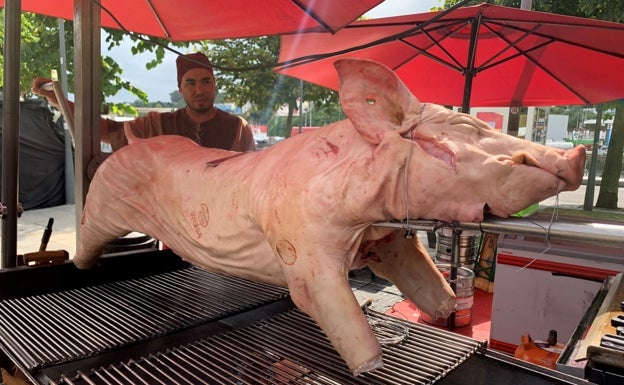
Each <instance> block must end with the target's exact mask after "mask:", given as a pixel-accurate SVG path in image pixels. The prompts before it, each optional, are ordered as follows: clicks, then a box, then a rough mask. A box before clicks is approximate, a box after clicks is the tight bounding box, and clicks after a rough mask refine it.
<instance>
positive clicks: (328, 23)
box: [0, 0, 383, 41]
mask: <svg viewBox="0 0 624 385" xmlns="http://www.w3.org/2000/svg"><path fill="white" fill-rule="evenodd" d="M382 1H383V0H271V1H258V0H229V1H208V0H183V1H172V0H100V4H101V5H102V9H103V11H102V26H104V27H112V28H117V29H120V26H119V24H121V25H122V26H123V28H125V29H127V30H129V31H132V32H137V33H141V34H145V35H151V36H158V37H164V38H167V39H170V40H172V41H193V40H205V39H225V38H239V37H250V36H261V35H277V34H281V33H294V32H309V31H317V32H319V31H327V32H329V33H334V32H336V31H337V30H339V29H340V28H342V27H343V26H345V25H346V24H348V23H350V22H352V21H353V20H355V19H356V18H358V17H359V16H360V15H362V14H364V13H365V12H367V11H368V10H370V9H371V8H373V7H375V6H376V5H378V4H379V3H381V2H382ZM4 4H5V0H0V7H4ZM22 10H23V11H28V12H34V13H38V14H42V15H48V16H54V17H59V18H63V19H67V20H71V19H73V16H74V1H73V0H66V1H43V0H22ZM111 16H113V17H114V18H113V17H111ZM115 19H116V20H115Z"/></svg>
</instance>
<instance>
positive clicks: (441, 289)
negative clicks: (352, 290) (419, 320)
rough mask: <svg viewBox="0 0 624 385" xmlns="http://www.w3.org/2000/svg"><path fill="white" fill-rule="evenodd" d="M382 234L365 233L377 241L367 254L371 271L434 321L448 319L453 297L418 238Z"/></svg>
mask: <svg viewBox="0 0 624 385" xmlns="http://www.w3.org/2000/svg"><path fill="white" fill-rule="evenodd" d="M384 231H386V232H387V231H388V230H382V229H378V228H370V229H369V232H368V233H367V236H368V237H370V236H372V237H373V238H375V239H376V241H375V242H374V243H372V246H371V247H370V248H368V249H367V251H366V252H367V254H368V258H366V259H367V260H368V261H369V264H368V266H369V267H370V269H371V270H372V271H373V272H374V273H375V274H377V275H378V276H380V277H382V278H384V279H387V280H388V281H390V282H392V283H393V284H394V285H395V286H396V287H397V289H399V290H400V291H401V293H403V295H405V297H407V299H409V300H410V301H412V302H413V303H414V304H415V305H416V306H418V308H419V309H420V310H423V311H424V312H426V313H427V314H429V315H431V316H432V317H433V318H438V317H448V316H449V314H451V312H452V311H453V310H454V309H455V294H454V293H453V290H452V289H451V287H450V286H449V284H448V283H447V282H446V280H445V279H444V277H443V276H442V274H441V273H440V271H439V270H438V268H437V267H436V265H435V263H433V260H432V259H431V257H430V256H429V253H428V252H427V250H426V249H425V247H424V246H423V244H422V243H421V242H420V241H419V240H418V237H416V236H414V237H413V238H411V239H407V238H405V237H404V236H403V233H404V232H403V231H402V230H399V231H393V232H391V233H390V234H387V235H385V236H384ZM365 243H366V242H364V244H365Z"/></svg>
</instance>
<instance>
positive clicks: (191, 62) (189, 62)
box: [176, 52, 212, 87]
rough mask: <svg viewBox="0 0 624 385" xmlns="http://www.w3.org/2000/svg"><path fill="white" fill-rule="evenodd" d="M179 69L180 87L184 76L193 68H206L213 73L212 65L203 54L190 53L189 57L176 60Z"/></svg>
mask: <svg viewBox="0 0 624 385" xmlns="http://www.w3.org/2000/svg"><path fill="white" fill-rule="evenodd" d="M176 66H177V67H178V87H179V86H180V83H182V76H184V74H185V73H186V72H187V71H189V70H192V69H193V68H205V69H207V70H209V71H210V72H211V73H212V64H211V63H210V60H208V57H207V56H206V55H204V54H203V53H201V52H196V53H190V54H188V55H180V56H178V58H177V59H176Z"/></svg>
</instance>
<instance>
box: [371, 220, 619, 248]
mask: <svg viewBox="0 0 624 385" xmlns="http://www.w3.org/2000/svg"><path fill="white" fill-rule="evenodd" d="M373 226H378V227H389V228H396V229H411V230H421V231H435V230H437V229H439V228H442V227H452V228H459V229H462V230H478V231H486V232H490V233H497V234H503V233H505V234H514V235H530V236H536V237H544V238H546V237H548V238H550V239H561V240H568V241H575V242H588V243H595V244H598V245H602V246H613V247H624V225H619V224H610V223H593V222H579V221H571V220H566V219H557V220H555V221H553V222H552V223H551V221H550V219H544V218H535V219H534V218H515V217H514V218H506V219H503V218H486V219H485V220H484V221H483V222H454V223H448V222H441V221H433V220H409V221H407V222H405V221H403V222H399V221H389V222H377V223H375V224H373Z"/></svg>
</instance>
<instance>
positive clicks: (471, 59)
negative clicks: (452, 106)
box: [461, 14, 481, 114]
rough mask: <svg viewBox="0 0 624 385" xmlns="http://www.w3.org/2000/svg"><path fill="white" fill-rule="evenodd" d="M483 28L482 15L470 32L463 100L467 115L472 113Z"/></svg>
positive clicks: (478, 17) (475, 21)
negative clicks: (473, 89) (475, 64)
mask: <svg viewBox="0 0 624 385" xmlns="http://www.w3.org/2000/svg"><path fill="white" fill-rule="evenodd" d="M480 27H481V14H479V15H478V16H477V18H476V19H475V20H474V21H473V22H472V29H471V30H470V43H469V44H470V46H469V47H468V62H467V63H466V70H465V71H466V72H465V73H464V96H463V100H462V111H461V112H463V113H465V114H469V113H470V96H471V94H472V80H473V78H474V76H475V73H474V63H475V58H476V56H477V35H478V34H479V28H480Z"/></svg>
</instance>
